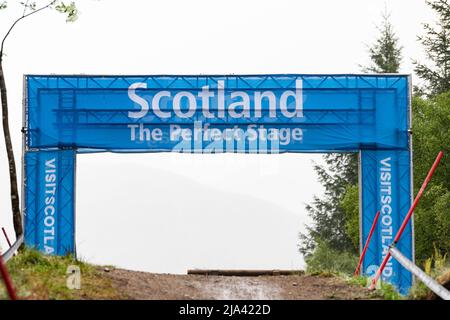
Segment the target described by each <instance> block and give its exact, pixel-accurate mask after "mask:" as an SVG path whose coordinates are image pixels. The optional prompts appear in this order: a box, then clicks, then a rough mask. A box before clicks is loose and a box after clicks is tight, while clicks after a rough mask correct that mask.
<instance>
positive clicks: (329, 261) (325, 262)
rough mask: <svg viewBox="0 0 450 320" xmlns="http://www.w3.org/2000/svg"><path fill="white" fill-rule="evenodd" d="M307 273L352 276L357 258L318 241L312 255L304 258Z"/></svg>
mask: <svg viewBox="0 0 450 320" xmlns="http://www.w3.org/2000/svg"><path fill="white" fill-rule="evenodd" d="M305 261H306V264H307V272H309V273H345V274H349V275H350V274H353V272H354V271H355V268H356V265H357V264H358V257H357V256H356V255H354V254H351V253H349V252H345V251H344V252H342V251H337V250H334V249H332V248H330V246H329V245H328V244H327V243H326V242H325V241H319V243H318V244H317V246H316V248H315V249H314V251H313V253H312V254H310V255H309V256H307V257H306V259H305Z"/></svg>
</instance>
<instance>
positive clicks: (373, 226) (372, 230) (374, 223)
mask: <svg viewBox="0 0 450 320" xmlns="http://www.w3.org/2000/svg"><path fill="white" fill-rule="evenodd" d="M379 217H380V211H378V212H377V214H376V215H375V218H374V219H373V222H372V227H371V228H370V232H369V236H368V237H367V240H366V243H365V244H364V249H363V251H362V252H361V257H359V262H358V266H357V267H356V270H355V277H357V276H358V275H359V270H360V269H361V265H362V262H363V260H364V256H365V255H366V251H367V249H368V248H369V243H370V239H372V235H373V232H374V231H375V226H376V225H377V222H378V218H379Z"/></svg>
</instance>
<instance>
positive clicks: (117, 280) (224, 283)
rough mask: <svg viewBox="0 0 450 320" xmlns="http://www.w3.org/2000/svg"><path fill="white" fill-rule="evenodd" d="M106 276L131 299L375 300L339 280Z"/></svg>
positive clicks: (120, 272)
mask: <svg viewBox="0 0 450 320" xmlns="http://www.w3.org/2000/svg"><path fill="white" fill-rule="evenodd" d="M105 275H106V276H107V277H108V278H110V279H111V281H112V285H113V286H114V287H116V288H117V290H120V292H121V293H122V294H123V295H124V297H126V298H128V299H158V300H180V299H183V300H191V299H206V300H216V299H219V300H220V299H230V300H239V299H250V300H253V299H267V300H272V299H289V300H309V299H314V300H322V299H352V300H353V299H373V298H374V297H373V295H372V294H371V293H370V292H369V291H368V290H367V289H366V288H362V287H358V286H354V285H349V284H348V283H346V281H345V280H343V279H341V278H336V277H321V276H310V275H292V276H259V277H228V276H211V275H209V276H204V275H173V274H155V273H146V272H136V271H128V270H121V269H114V270H110V271H109V272H105Z"/></svg>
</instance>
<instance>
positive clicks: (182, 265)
mask: <svg viewBox="0 0 450 320" xmlns="http://www.w3.org/2000/svg"><path fill="white" fill-rule="evenodd" d="M18 2H19V1H11V0H10V1H9V4H10V5H9V7H10V8H9V9H8V10H6V11H3V12H0V32H2V33H3V32H5V31H6V29H7V27H8V25H9V24H10V23H11V22H12V21H13V19H14V18H16V17H17V16H18V15H20V14H21V11H20V8H19V7H18V5H17V4H15V3H18ZM44 2H45V1H42V2H41V3H44ZM76 2H77V4H78V7H79V10H80V11H81V14H80V18H79V20H78V21H77V22H76V23H73V24H66V23H65V22H64V17H63V16H62V15H60V14H57V13H55V12H52V11H48V12H43V13H41V14H37V15H36V16H34V17H33V18H30V19H29V20H27V21H24V22H23V23H21V24H19V25H18V26H17V28H16V29H15V30H14V32H13V33H12V34H11V37H10V38H9V39H8V41H7V43H6V56H5V58H4V64H5V65H4V68H5V73H6V81H7V85H8V90H9V92H8V93H9V102H10V114H11V119H10V124H11V125H10V126H11V130H12V132H13V139H14V147H15V152H16V156H17V157H19V156H20V152H21V136H20V128H21V114H22V102H21V99H22V88H23V87H22V77H23V74H51V73H55V74H125V75H126V74H231V73H233V74H249V73H250V74H253V73H256V74H258V73H358V72H360V69H361V68H360V65H361V64H363V65H364V64H367V63H368V58H367V56H368V55H367V44H369V43H371V42H372V41H373V40H374V38H375V37H376V35H377V30H376V24H378V23H379V22H380V16H381V12H382V11H383V10H384V8H385V6H387V8H388V10H389V11H390V12H391V21H392V23H393V25H394V27H395V30H396V32H397V35H398V36H399V38H400V43H401V45H402V46H403V56H404V59H403V63H402V67H401V72H402V73H412V69H413V66H412V63H411V59H413V58H415V59H423V51H422V49H421V47H420V46H419V44H418V43H417V40H416V37H417V35H418V34H421V33H422V26H421V23H423V22H430V21H433V20H434V15H433V14H432V12H431V11H430V10H429V9H428V7H427V6H426V5H425V1H423V0H391V1H385V0H367V1H360V0H341V1H336V0H315V1H306V0H303V1H301V0H292V1H289V0H276V1H274V0H272V1H262V0H258V1H249V0H247V1H243V0H227V1H213V0H204V1H199V0H198V1H197V0H192V1H185V0H178V1H176V0H164V1H145V0H128V1H124V0H101V1H95V0H83V1H76ZM414 80H415V79H414ZM2 145H3V142H2ZM320 159H321V156H320V155H318V154H315V155H314V154H284V155H271V156H262V155H233V154H226V155H180V154H168V153H163V154H139V155H136V154H126V155H123V154H110V153H104V154H89V155H81V156H78V158H77V203H76V206H77V246H78V255H79V256H80V257H82V258H83V259H85V260H88V261H91V262H95V263H101V264H114V265H117V266H120V267H125V268H131V269H136V270H145V271H154V272H175V273H184V272H185V271H186V269H188V268H195V267H198V268H299V267H302V266H303V259H302V257H301V256H300V255H299V254H298V252H297V242H298V240H297V239H298V237H297V234H298V232H299V231H302V230H304V223H305V222H308V221H309V220H308V219H307V214H306V211H305V208H304V203H305V202H310V201H311V199H312V196H313V195H314V194H317V195H320V194H321V193H322V192H323V190H322V188H321V186H320V184H319V183H318V181H317V177H316V175H315V173H314V171H313V169H312V161H320ZM7 173H8V172H7V161H6V154H5V149H4V147H2V148H1V149H0V179H1V180H0V181H2V183H1V184H0V221H1V223H0V224H1V225H2V226H5V227H6V228H7V230H8V231H9V233H10V234H11V233H12V232H13V229H12V223H11V213H10V212H11V209H10V200H9V186H8V184H7V182H6V181H8V178H7ZM0 244H2V245H3V247H4V245H5V243H4V239H1V240H0Z"/></svg>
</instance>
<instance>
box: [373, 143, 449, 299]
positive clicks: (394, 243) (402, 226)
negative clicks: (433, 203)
mask: <svg viewBox="0 0 450 320" xmlns="http://www.w3.org/2000/svg"><path fill="white" fill-rule="evenodd" d="M443 155H444V153H443V152H442V151H440V152H439V154H438V155H437V157H436V160H434V163H433V166H432V167H431V169H430V171H429V172H428V174H427V176H426V178H425V181H424V182H423V183H422V186H421V187H420V190H419V192H418V193H417V195H416V198H415V199H414V202H413V204H412V206H411V208H409V211H408V214H407V215H406V217H405V219H403V223H402V225H401V226H400V229H399V230H398V231H397V234H396V235H395V238H394V242H392V244H391V246H395V245H396V244H397V242H398V240H400V237H401V236H402V233H403V231H404V230H405V228H406V225H407V224H408V222H409V220H410V219H411V216H412V214H413V212H414V209H415V208H416V206H417V204H418V203H419V200H420V198H421V197H422V194H423V192H424V191H425V188H426V187H427V185H428V183H429V182H430V180H431V177H432V176H433V174H434V171H435V170H436V168H437V166H438V165H439V162H440V161H441V159H442V156H443ZM390 257H391V254H390V252H389V251H388V252H387V254H386V256H385V257H384V259H383V262H382V263H381V266H380V268H378V271H377V273H376V275H375V277H374V278H373V281H372V285H371V286H370V288H369V289H370V290H373V289H375V285H376V284H377V281H378V279H379V278H380V276H381V273H382V272H383V270H384V267H386V264H387V262H388V261H389V258H390Z"/></svg>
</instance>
